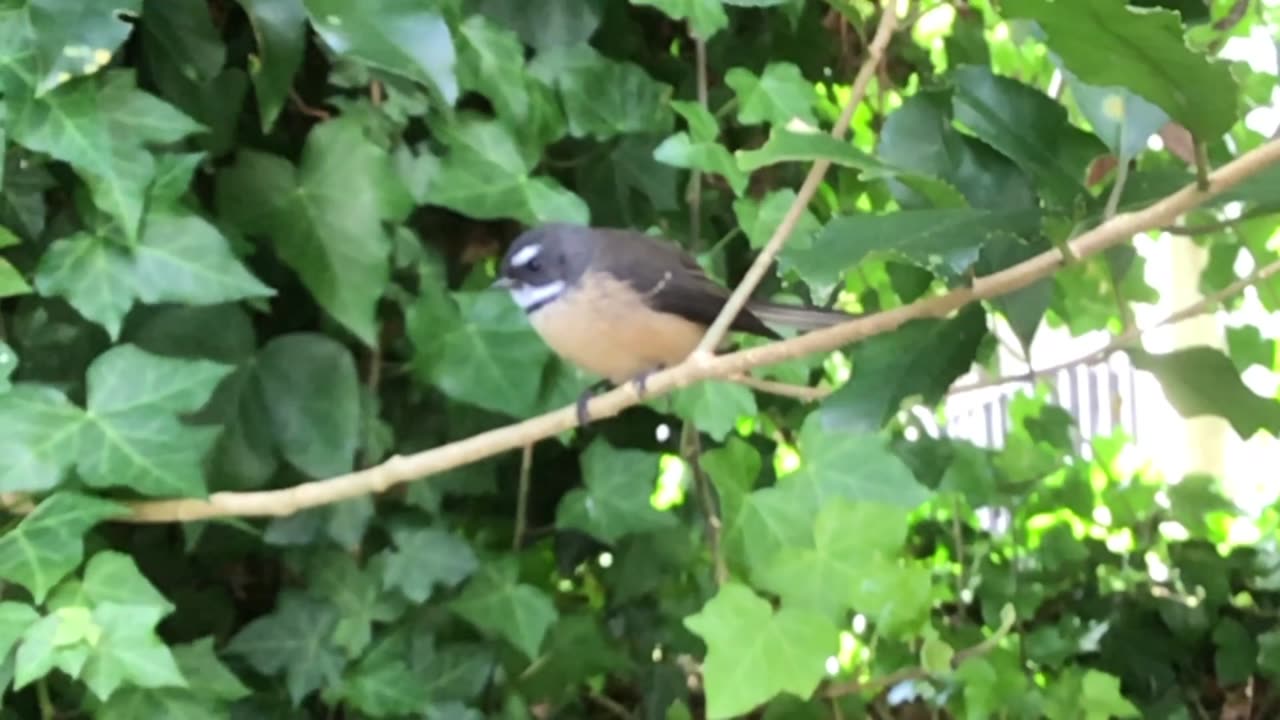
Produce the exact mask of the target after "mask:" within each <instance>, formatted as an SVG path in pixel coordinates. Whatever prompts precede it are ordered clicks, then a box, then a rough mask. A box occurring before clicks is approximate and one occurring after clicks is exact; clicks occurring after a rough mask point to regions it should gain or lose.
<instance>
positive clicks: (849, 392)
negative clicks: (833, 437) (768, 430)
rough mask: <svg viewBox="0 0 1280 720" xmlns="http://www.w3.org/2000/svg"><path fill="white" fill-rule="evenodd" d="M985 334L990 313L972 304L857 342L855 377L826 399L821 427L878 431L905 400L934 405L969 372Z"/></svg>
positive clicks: (864, 431)
mask: <svg viewBox="0 0 1280 720" xmlns="http://www.w3.org/2000/svg"><path fill="white" fill-rule="evenodd" d="M986 335H987V315H986V312H985V311H984V310H983V308H982V305H981V304H980V303H971V304H969V305H967V306H965V308H964V309H962V310H961V311H960V312H959V313H958V314H957V315H956V316H955V317H954V318H951V319H948V320H938V319H933V318H928V319H920V320H912V321H910V322H908V323H906V324H905V325H903V326H902V327H900V328H898V329H897V330H895V331H893V332H889V333H885V334H882V335H878V336H876V337H873V338H869V339H867V341H865V342H862V343H859V344H857V345H856V346H854V347H853V349H852V351H851V352H852V357H851V358H850V359H851V361H852V362H853V368H854V370H853V377H851V378H850V379H849V381H848V382H846V383H845V384H844V385H843V386H842V387H841V388H840V389H838V390H836V391H835V392H834V393H833V394H831V395H830V396H829V397H827V399H825V400H823V401H822V406H821V409H820V413H821V417H822V424H823V426H824V427H825V428H827V429H829V430H837V429H838V430H848V431H851V432H859V433H874V432H876V431H878V430H879V429H880V428H881V427H882V426H883V425H884V424H885V422H887V421H888V420H889V419H890V418H891V417H893V415H894V414H896V413H897V412H898V410H899V409H901V405H902V401H903V400H906V399H907V398H913V397H916V396H919V398H920V402H922V403H923V404H925V405H928V406H933V405H936V404H937V403H938V401H940V400H941V399H942V397H943V396H944V395H945V394H946V392H947V390H948V389H949V388H950V387H951V384H952V383H953V382H955V380H956V379H957V378H959V377H960V376H961V375H964V374H965V373H966V372H968V371H969V368H970V367H971V366H972V365H973V361H974V358H975V357H976V356H977V353H978V345H979V344H980V343H981V342H982V339H983V338H985V337H986Z"/></svg>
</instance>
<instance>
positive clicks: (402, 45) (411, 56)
mask: <svg viewBox="0 0 1280 720" xmlns="http://www.w3.org/2000/svg"><path fill="white" fill-rule="evenodd" d="M303 2H304V3H305V4H306V6H307V12H308V13H309V14H310V16H311V25H312V27H314V28H315V31H316V34H318V35H319V36H320V37H321V39H323V40H324V42H325V44H326V45H328V46H329V48H330V49H331V50H333V51H334V52H335V53H337V54H338V55H343V56H346V57H350V58H354V59H356V60H359V61H361V62H363V63H366V64H368V65H370V66H371V67H375V68H379V69H382V70H386V71H388V72H392V73H395V74H397V75H402V76H404V77H406V78H409V79H410V80H416V81H418V82H422V83H427V84H428V85H430V86H431V87H432V88H434V89H435V91H436V92H437V93H439V94H440V97H441V98H442V99H443V100H444V102H445V104H447V105H453V104H454V103H455V102H456V101H457V99H458V80H457V78H456V77H455V76H454V63H455V62H456V58H455V57H454V47H453V35H452V33H450V32H449V26H448V24H446V23H445V21H444V18H443V17H441V16H440V15H439V14H438V13H436V12H435V11H433V10H432V9H430V6H429V5H427V6H424V5H423V4H422V3H420V2H415V0H372V1H371V0H303Z"/></svg>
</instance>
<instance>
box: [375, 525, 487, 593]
mask: <svg viewBox="0 0 1280 720" xmlns="http://www.w3.org/2000/svg"><path fill="white" fill-rule="evenodd" d="M391 538H392V540H393V541H394V542H395V546H396V547H395V550H392V551H389V552H388V553H387V555H386V564H385V565H384V566H383V576H382V587H383V588H385V589H388V590H390V589H395V590H399V591H400V593H401V594H402V595H404V596H405V597H406V598H408V599H409V600H411V601H413V602H415V603H418V604H422V603H425V602H426V601H427V600H429V599H430V598H431V593H432V591H433V590H434V589H435V587H436V586H440V587H443V588H452V587H456V586H457V585H458V583H460V582H462V581H463V580H466V579H467V578H468V577H470V576H471V573H473V572H475V571H476V568H477V567H479V565H480V563H479V561H478V560H477V558H476V554H475V552H474V551H472V549H471V546H470V545H469V544H467V541H466V540H463V539H462V538H460V537H458V536H457V535H455V534H453V533H449V532H446V531H444V530H440V529H437V528H396V529H394V530H392V531H391Z"/></svg>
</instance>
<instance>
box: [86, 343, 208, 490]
mask: <svg viewBox="0 0 1280 720" xmlns="http://www.w3.org/2000/svg"><path fill="white" fill-rule="evenodd" d="M230 372H231V368H230V367H228V366H226V365H221V364H218V363H213V362H208V361H205V360H178V359H173V358H165V357H160V356H157V355H152V354H150V353H147V352H144V351H142V350H140V349H138V348H137V347H136V346H134V345H129V344H125V345H117V346H115V347H113V348H112V349H110V350H108V351H106V352H105V353H103V354H102V355H99V356H98V358H97V359H95V360H94V361H93V363H92V364H91V365H90V366H89V372H88V377H87V382H88V386H89V391H88V402H87V403H86V410H85V415H84V418H85V422H84V427H83V429H82V430H81V435H80V443H81V445H80V452H79V457H78V459H77V463H76V467H77V469H78V470H79V473H80V476H81V478H82V479H83V480H84V482H85V483H86V484H88V485H90V486H92V487H119V486H124V487H128V488H130V489H132V490H134V491H136V492H139V493H142V494H144V495H167V496H171V497H182V496H192V495H200V494H203V492H204V490H205V485H204V473H203V469H202V467H201V461H202V460H203V459H204V456H205V454H206V453H208V451H209V449H210V448H211V447H212V446H213V441H214V439H215V438H216V436H217V434H218V428H215V427H195V426H191V425H187V424H184V423H182V422H181V421H180V420H179V419H178V418H179V416H180V415H183V414H186V413H192V412H195V411H196V410H198V409H200V408H201V407H202V406H203V405H204V404H205V403H206V402H208V400H209V397H210V396H211V395H212V394H213V390H214V388H215V387H216V386H217V385H218V383H219V382H221V381H222V379H223V378H224V377H226V376H227V374H228V373H230Z"/></svg>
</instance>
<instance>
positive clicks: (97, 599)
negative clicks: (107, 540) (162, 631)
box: [80, 550, 175, 615]
mask: <svg viewBox="0 0 1280 720" xmlns="http://www.w3.org/2000/svg"><path fill="white" fill-rule="evenodd" d="M80 592H81V593H82V594H83V595H84V598H85V599H86V600H88V601H89V604H91V605H95V606H96V605H101V604H103V603H115V604H117V605H129V606H133V607H143V608H150V609H153V610H155V611H156V612H159V613H160V614H161V615H168V614H169V613H170V612H173V610H174V609H175V606H174V604H173V603H171V602H169V600H168V599H167V598H165V596H164V595H161V594H160V591H159V590H157V589H156V587H155V586H154V585H152V584H151V581H149V580H147V578H146V577H145V576H144V575H143V574H142V571H140V570H139V569H138V564H137V563H136V562H134V559H133V558H132V557H130V556H128V555H125V554H124V553H121V552H116V551H114V550H103V551H101V552H99V553H97V554H96V555H94V556H93V557H92V558H89V562H88V563H87V564H86V565H85V568H84V580H83V581H82V582H81V583H80Z"/></svg>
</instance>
